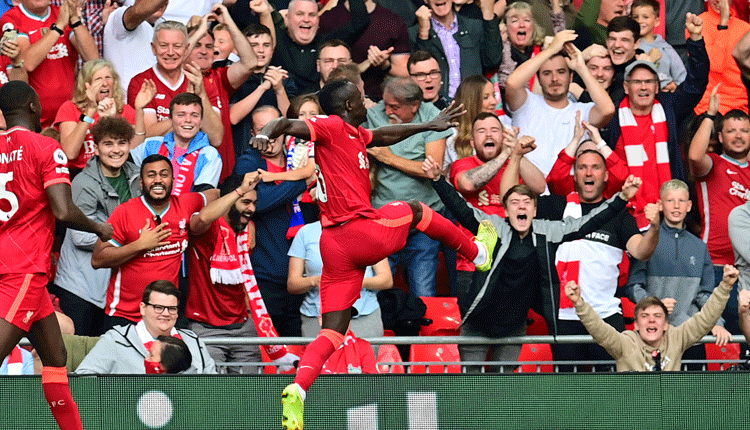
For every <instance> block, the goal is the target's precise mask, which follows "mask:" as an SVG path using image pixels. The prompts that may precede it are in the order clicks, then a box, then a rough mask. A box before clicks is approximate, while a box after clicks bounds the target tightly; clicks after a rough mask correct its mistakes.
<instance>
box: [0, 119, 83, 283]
mask: <svg viewBox="0 0 750 430" xmlns="http://www.w3.org/2000/svg"><path fill="white" fill-rule="evenodd" d="M67 164H68V159H67V157H65V153H64V152H63V150H62V148H61V147H60V144H59V143H57V141H56V140H54V139H52V138H49V137H44V136H42V135H39V134H36V133H33V132H31V131H29V130H26V129H24V128H21V127H13V128H11V129H10V130H8V131H5V132H3V133H0V250H2V256H1V257H0V273H47V272H48V269H49V267H50V252H51V251H52V237H53V235H54V232H55V218H54V217H53V216H52V210H51V209H50V205H49V202H48V201H47V195H46V193H45V189H46V188H47V187H49V186H51V185H55V184H70V177H69V176H68V167H67Z"/></svg>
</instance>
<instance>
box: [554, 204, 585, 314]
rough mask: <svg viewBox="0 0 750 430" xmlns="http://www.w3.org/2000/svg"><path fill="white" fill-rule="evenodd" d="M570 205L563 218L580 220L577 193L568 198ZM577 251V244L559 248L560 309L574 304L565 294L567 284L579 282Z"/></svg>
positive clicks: (556, 258)
mask: <svg viewBox="0 0 750 430" xmlns="http://www.w3.org/2000/svg"><path fill="white" fill-rule="evenodd" d="M566 199H567V201H568V204H567V205H565V211H564V212H563V217H571V218H580V217H581V216H582V215H583V212H582V210H581V198H580V196H579V195H578V193H576V192H575V191H574V192H572V193H570V194H568V196H567V197H566ZM575 251H576V246H575V242H564V243H562V244H560V246H559V247H558V248H557V253H556V254H555V263H556V266H557V276H558V277H559V278H560V309H564V308H572V307H573V302H572V301H571V300H570V299H569V298H568V296H567V295H566V294H565V284H567V283H568V282H570V281H575V282H576V283H579V282H578V276H579V273H580V269H581V257H580V255H578V253H577V252H575Z"/></svg>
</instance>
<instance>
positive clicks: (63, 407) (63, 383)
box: [42, 366, 83, 430]
mask: <svg viewBox="0 0 750 430" xmlns="http://www.w3.org/2000/svg"><path fill="white" fill-rule="evenodd" d="M42 388H43V389H44V397H46V398H47V403H49V408H50V410H51V411H52V415H54V417H55V421H57V425H58V426H59V427H60V429H61V430H83V423H81V415H80V414H79V413H78V405H76V402H75V401H74V400H73V394H72V393H71V392H70V385H68V370H67V369H66V368H64V367H50V366H44V367H43V368H42Z"/></svg>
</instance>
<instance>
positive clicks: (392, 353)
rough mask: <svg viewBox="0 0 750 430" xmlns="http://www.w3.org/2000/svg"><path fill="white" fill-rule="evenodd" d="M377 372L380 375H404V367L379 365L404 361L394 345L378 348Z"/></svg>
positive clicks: (399, 365)
mask: <svg viewBox="0 0 750 430" xmlns="http://www.w3.org/2000/svg"><path fill="white" fill-rule="evenodd" d="M377 361H378V371H379V372H380V373H404V366H403V365H401V364H392V365H389V364H380V363H383V362H386V363H400V362H403V361H404V360H403V359H402V358H401V353H399V352H398V348H396V345H380V347H379V348H378V360H377Z"/></svg>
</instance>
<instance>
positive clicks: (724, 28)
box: [716, 24, 729, 30]
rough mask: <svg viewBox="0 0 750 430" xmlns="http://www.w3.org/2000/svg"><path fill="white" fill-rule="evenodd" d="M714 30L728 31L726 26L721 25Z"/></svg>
mask: <svg viewBox="0 0 750 430" xmlns="http://www.w3.org/2000/svg"><path fill="white" fill-rule="evenodd" d="M716 29H717V30H729V26H728V25H721V24H719V25H717V26H716Z"/></svg>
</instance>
